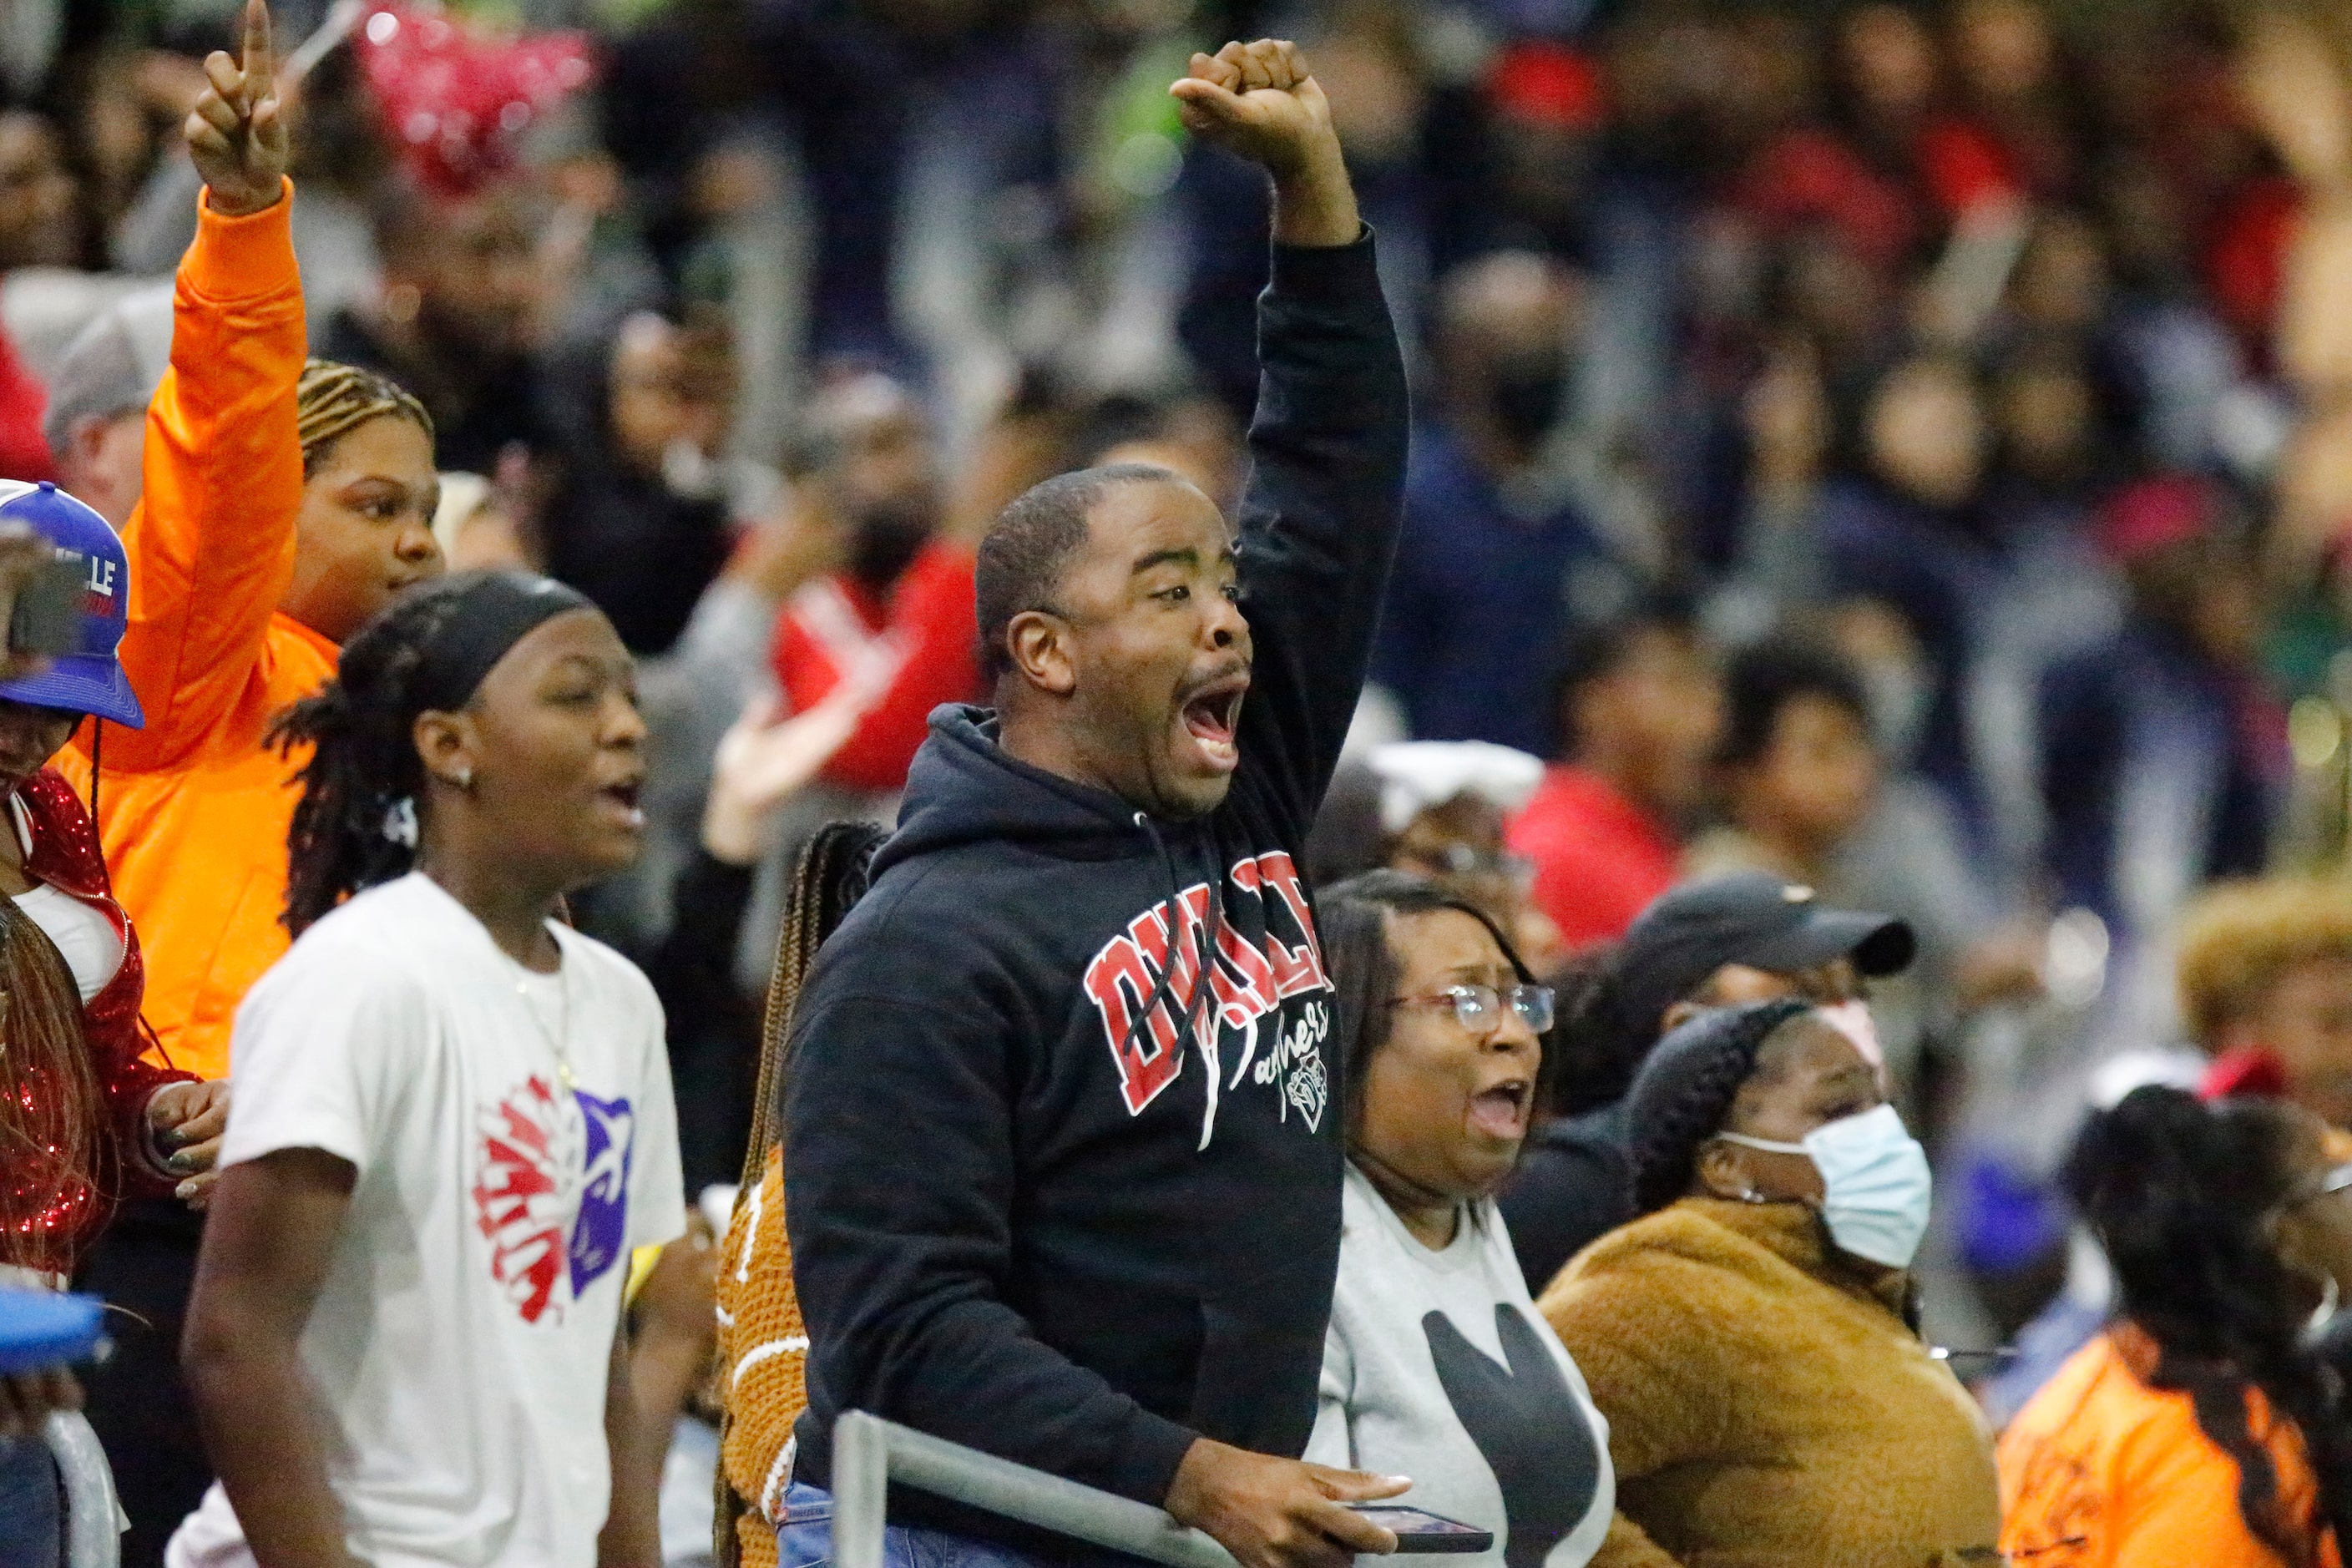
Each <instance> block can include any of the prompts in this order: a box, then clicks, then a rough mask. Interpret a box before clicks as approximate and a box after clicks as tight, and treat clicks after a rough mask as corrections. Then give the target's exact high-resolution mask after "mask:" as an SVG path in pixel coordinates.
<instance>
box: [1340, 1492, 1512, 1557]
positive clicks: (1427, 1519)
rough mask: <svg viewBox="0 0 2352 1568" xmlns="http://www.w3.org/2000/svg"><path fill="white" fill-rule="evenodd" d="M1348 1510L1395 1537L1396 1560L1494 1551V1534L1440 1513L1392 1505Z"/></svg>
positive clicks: (1375, 1504) (1357, 1506)
mask: <svg viewBox="0 0 2352 1568" xmlns="http://www.w3.org/2000/svg"><path fill="white" fill-rule="evenodd" d="M1349 1506H1350V1508H1351V1510H1353V1511H1354V1512H1357V1513H1360V1514H1361V1515H1363V1516H1364V1517H1365V1518H1366V1519H1368V1520H1370V1521H1371V1522H1372V1523H1374V1524H1377V1525H1379V1526H1381V1528H1382V1529H1384V1530H1386V1531H1389V1533H1391V1535H1394V1536H1395V1537H1396V1542H1397V1546H1396V1549H1397V1554H1398V1555H1399V1556H1402V1555H1404V1554H1405V1553H1406V1552H1465V1553H1466V1552H1491V1551H1493V1550H1494V1546H1495V1532H1494V1531H1491V1530H1481V1529H1479V1528H1478V1527H1477V1526H1476V1525H1475V1524H1465V1523H1463V1522H1462V1521H1460V1520H1458V1519H1448V1518H1446V1517H1445V1516H1444V1514H1442V1513H1431V1512H1430V1511H1429V1510H1426V1509H1419V1508H1407V1507H1405V1506H1404V1505H1403V1504H1402V1503H1391V1502H1371V1503H1354V1504H1351V1505H1349Z"/></svg>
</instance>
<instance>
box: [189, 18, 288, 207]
mask: <svg viewBox="0 0 2352 1568" xmlns="http://www.w3.org/2000/svg"><path fill="white" fill-rule="evenodd" d="M277 76H278V66H277V58H276V57H275V56H274V55H273V54H272V52H271V50H270V47H269V7H268V5H265V4H263V0H246V6H245V51H244V58H241V59H234V60H233V59H231V58H228V55H227V53H226V51H225V50H220V49H215V50H214V51H213V53H212V56H211V58H208V59H206V60H205V91H204V96H203V97H201V98H199V99H197V100H196V106H195V108H194V109H193V110H190V111H189V114H188V121H187V124H186V126H185V127H184V135H185V136H186V137H187V141H188V154H189V156H191V157H193V158H194V160H195V161H196V172H197V173H198V174H202V175H204V177H205V189H207V190H208V191H210V192H211V193H212V207H213V211H215V212H216V213H222V214H225V215H226V216H230V217H244V216H247V214H250V213H257V212H260V211H262V210H263V209H265V208H267V207H269V206H272V205H276V203H277V201H278V195H279V194H280V192H282V191H283V190H284V189H285V179H286V165H287V163H288V161H289V156H290V154H289V151H288V147H287V139H286V116H285V112H284V107H283V105H281V104H280V103H279V102H278V79H277Z"/></svg>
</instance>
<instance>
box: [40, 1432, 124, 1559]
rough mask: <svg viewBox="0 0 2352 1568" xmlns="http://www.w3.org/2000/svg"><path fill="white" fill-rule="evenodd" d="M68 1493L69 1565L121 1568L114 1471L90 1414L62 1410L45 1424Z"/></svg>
mask: <svg viewBox="0 0 2352 1568" xmlns="http://www.w3.org/2000/svg"><path fill="white" fill-rule="evenodd" d="M43 1436H45V1437H47V1440H48V1445H49V1452H50V1453H52V1454H54V1455H56V1456H57V1461H58V1475H59V1476H61V1477H62V1478H63V1479H64V1481H65V1494H66V1542H65V1545H66V1557H65V1560H66V1568H119V1565H120V1564H121V1562H122V1535H121V1529H120V1526H119V1522H118V1521H119V1519H120V1512H121V1510H120V1506H119V1505H118V1504H117V1503H116V1501H115V1497H114V1471H113V1468H111V1467H110V1466H109V1465H108V1464H107V1462H106V1450H105V1449H104V1448H102V1447H100V1446H99V1442H98V1434H97V1433H96V1432H94V1431H92V1430H90V1425H89V1418H88V1417H86V1416H84V1415H82V1414H81V1412H79V1411H78V1410H60V1411H58V1412H57V1413H56V1414H54V1415H51V1416H50V1417H49V1420H48V1425H47V1427H45V1428H44V1429H43Z"/></svg>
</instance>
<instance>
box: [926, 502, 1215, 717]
mask: <svg viewBox="0 0 2352 1568" xmlns="http://www.w3.org/2000/svg"><path fill="white" fill-rule="evenodd" d="M1187 482H1189V481H1187V480H1186V479H1183V477H1182V476H1181V475H1179V474H1177V473H1176V472H1174V471H1173V470H1172V469H1169V468H1160V467H1159V466H1158V465H1157V464H1153V463H1112V464H1109V465H1108V466H1107V467H1104V468H1080V469H1079V470H1077V471H1076V473H1070V474H1056V475H1055V476H1054V477H1053V478H1052V479H1046V480H1044V481H1042V482H1041V483H1038V484H1035V485H1033V486H1031V487H1030V488H1029V489H1026V490H1024V491H1023V492H1022V493H1021V495H1020V496H1019V497H1017V498H1016V499H1015V500H1013V504H1012V505H1010V506H1008V507H1006V508H1005V509H1004V510H1003V511H1002V512H999V513H998V514H997V518H996V521H995V522H994V523H993V524H992V525H991V526H990V528H989V531H988V537H987V538H985V539H983V540H982V541H981V542H980V561H979V563H978V566H977V568H976V570H975V572H974V575H973V586H972V595H973V598H974V599H975V600H976V601H977V603H976V605H975V606H974V608H975V611H976V615H977V618H978V620H979V623H980V657H981V668H982V672H983V673H984V674H986V675H987V677H988V678H989V679H991V680H994V679H998V678H999V677H1001V676H1004V675H1007V674H1010V673H1011V672H1012V669H1013V655H1012V652H1011V650H1009V649H1008V648H1007V647H1005V646H1004V634H1005V633H1006V631H1007V630H1008V629H1010V628H1011V626H1012V625H1013V616H1019V615H1025V614H1027V613H1028V612H1029V611H1031V610H1042V609H1045V608H1046V607H1047V606H1048V605H1049V603H1050V601H1051V600H1052V599H1053V596H1054V589H1055V586H1056V585H1057V584H1059V583H1060V582H1061V580H1062V569H1063V568H1064V567H1066V565H1068V564H1069V560H1070V557H1071V556H1072V555H1074V554H1076V552H1077V551H1078V548H1079V546H1081V545H1083V544H1085V543H1086V542H1087V513H1089V512H1091V511H1092V510H1094V508H1095V504H1096V503H1097V501H1099V500H1102V498H1103V494H1104V492H1105V491H1107V490H1108V489H1111V488H1112V487H1113V486H1115V485H1139V484H1174V485H1181V484H1185V483H1187Z"/></svg>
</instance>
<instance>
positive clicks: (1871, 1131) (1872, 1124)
mask: <svg viewBox="0 0 2352 1568" xmlns="http://www.w3.org/2000/svg"><path fill="white" fill-rule="evenodd" d="M1716 1136H1717V1137H1719V1138H1721V1139H1722V1140H1723V1141H1724V1142H1727V1143H1737V1144H1738V1145H1739V1146H1741V1147H1742V1148H1746V1149H1761V1150H1763V1151H1764V1152H1766V1153H1768V1154H1803V1155H1805V1156H1807V1157H1808V1158H1810V1159H1811V1161H1812V1162H1813V1168H1814V1169H1816V1170H1818V1171H1819V1172H1821V1173H1822V1193H1823V1195H1822V1219H1823V1220H1825V1221H1827V1222H1828V1225H1829V1227H1830V1239H1831V1240H1832V1241H1834V1242H1836V1243H1837V1245H1838V1247H1839V1249H1840V1250H1841V1251H1843V1252H1848V1253H1851V1254H1853V1256H1854V1257H1856V1258H1864V1259H1867V1260H1868V1261H1870V1262H1872V1263H1882V1264H1885V1266H1886V1267H1887V1268H1909V1267H1911V1259H1912V1258H1915V1257H1916V1256H1917V1255H1918V1252H1919V1242H1920V1238H1921V1237H1925V1236H1926V1235H1927V1203H1928V1200H1929V1198H1930V1197H1931V1196H1932V1195H1933V1194H1934V1185H1933V1180H1932V1178H1931V1177H1930V1176H1929V1174H1928V1172H1927V1151H1926V1150H1925V1149H1922V1148H1921V1147H1919V1141H1918V1140H1917V1139H1916V1138H1914V1137H1912V1136H1911V1134H1910V1133H1909V1132H1907V1131H1905V1130H1904V1126H1903V1118H1902V1116H1901V1115H1900V1114H1899V1113H1897V1112H1896V1110H1895V1108H1894V1107H1893V1106H1891V1105H1882V1106H1879V1107H1878V1108H1877V1109H1876V1110H1865V1111H1864V1112H1863V1113H1862V1114H1861V1115H1859V1116H1847V1117H1842V1118H1840V1119H1839V1120H1838V1121H1832V1122H1830V1123H1828V1124H1827V1125H1825V1126H1822V1127H1817V1128H1815V1129H1813V1131H1811V1132H1809V1133H1807V1134H1806V1135H1805V1141H1804V1142H1801V1143H1779V1142H1773V1141H1772V1140H1770V1139H1769V1138H1750V1137H1748V1136H1747V1135H1746V1134H1745V1133H1740V1132H1719V1133H1717V1135H1716Z"/></svg>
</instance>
